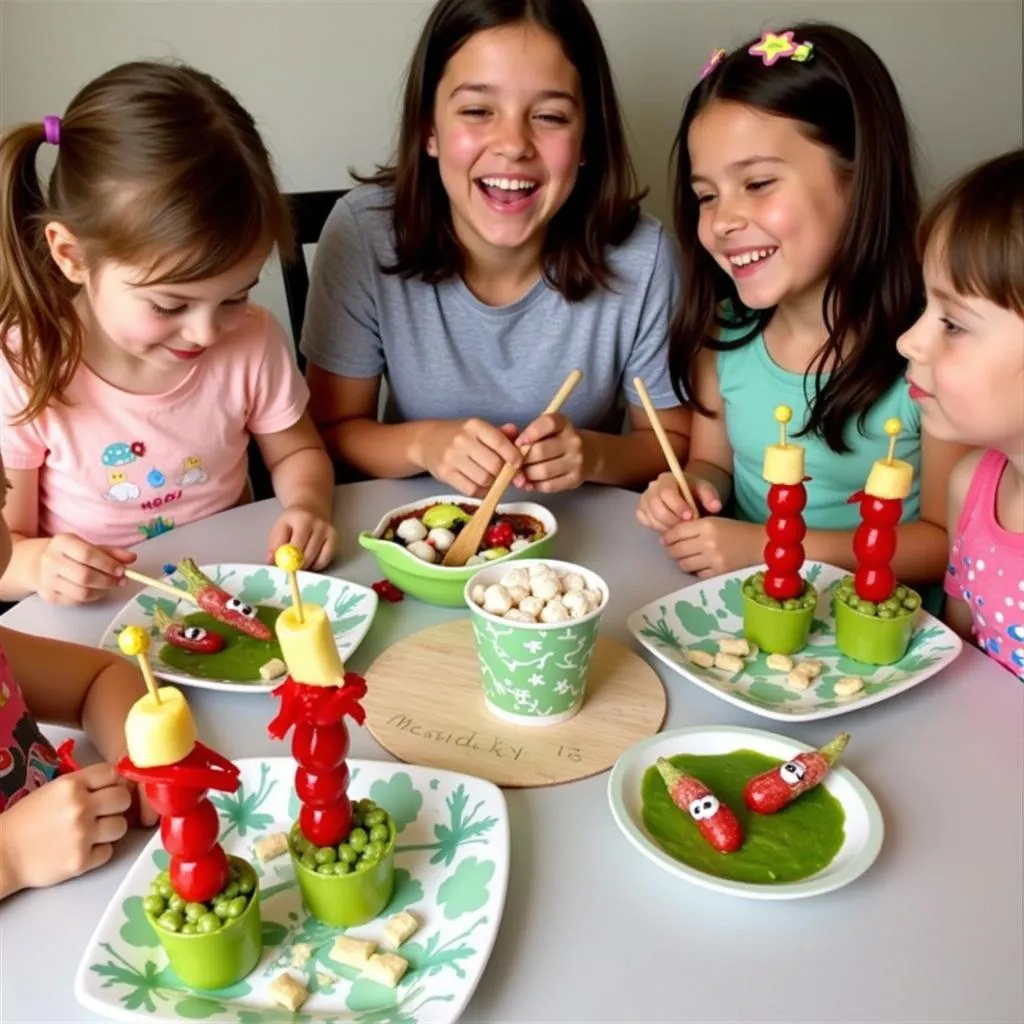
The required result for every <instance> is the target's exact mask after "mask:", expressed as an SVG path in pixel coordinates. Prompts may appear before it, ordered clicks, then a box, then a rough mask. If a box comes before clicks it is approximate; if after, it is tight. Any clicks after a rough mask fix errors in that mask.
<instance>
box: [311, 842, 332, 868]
mask: <svg viewBox="0 0 1024 1024" xmlns="http://www.w3.org/2000/svg"><path fill="white" fill-rule="evenodd" d="M337 859H338V851H337V850H335V849H334V847H333V846H321V847H320V849H318V850H317V851H316V853H314V854H313V860H315V861H316V862H317V864H333V863H334V862H335V861H336V860H337Z"/></svg>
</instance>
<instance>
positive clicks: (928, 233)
mask: <svg viewBox="0 0 1024 1024" xmlns="http://www.w3.org/2000/svg"><path fill="white" fill-rule="evenodd" d="M931 243H936V244H937V246H938V248H939V252H938V253H937V255H938V256H939V257H940V259H942V261H943V263H944V265H945V267H946V268H947V270H948V272H949V277H950V280H951V281H952V283H953V287H954V288H955V289H956V290H957V292H959V294H961V295H973V296H977V297H978V298H982V299H987V300H988V301H989V302H993V303H995V304H996V305H997V306H1001V307H1002V308H1003V309H1009V310H1012V311H1013V312H1014V313H1016V314H1017V315H1018V316H1022V317H1024V149H1015V150H1013V151H1012V152H1010V153H1004V154H1003V155H1002V156H997V157H996V158H995V159H993V160H989V161H987V162H986V163H983V164H980V165H979V166H977V167H975V168H974V169H973V170H971V171H969V172H968V173H967V174H965V175H964V176H963V177H962V178H960V179H958V180H957V181H955V182H954V183H953V184H952V185H950V186H949V188H947V189H946V190H945V191H944V192H943V193H942V194H941V195H940V196H939V197H938V198H937V199H936V200H935V201H934V202H933V203H932V205H931V207H930V208H929V210H928V212H927V213H926V214H925V216H924V218H923V219H922V221H921V227H920V229H919V231H918V247H919V250H920V252H921V257H922V259H923V258H924V253H925V249H926V248H927V247H928V245H929V244H931Z"/></svg>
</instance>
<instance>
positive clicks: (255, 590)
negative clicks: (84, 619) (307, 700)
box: [100, 562, 377, 693]
mask: <svg viewBox="0 0 1024 1024" xmlns="http://www.w3.org/2000/svg"><path fill="white" fill-rule="evenodd" d="M199 568H200V569H201V570H202V571H203V572H204V573H206V575H207V576H209V577H210V579H211V580H213V582H214V583H216V584H217V585H218V586H221V587H223V588H224V589H225V590H226V591H227V592H228V593H229V594H232V595H233V596H234V597H238V598H240V599H241V600H243V601H245V602H246V603H247V604H251V605H268V606H271V607H276V608H285V607H287V606H288V605H290V604H291V603H292V598H291V590H290V589H289V585H288V576H287V574H286V573H285V572H283V571H282V570H281V569H278V568H276V567H275V566H272V565H246V564H243V563H235V562H231V563H226V562H221V563H214V564H212V565H201V566H200V567H199ZM298 577H299V590H300V591H301V594H302V600H303V602H309V603H312V604H318V605H320V606H321V607H322V608H323V609H325V610H326V612H327V617H328V618H329V619H330V621H331V628H332V629H333V630H334V642H335V644H336V645H337V648H338V652H339V653H340V654H341V659H342V661H346V660H347V659H348V657H349V656H350V655H351V654H352V652H353V651H354V650H355V649H356V648H357V647H358V646H359V644H360V643H361V642H362V639H363V637H364V636H366V633H367V631H368V630H369V628H370V623H371V622H373V616H374V614H375V613H376V611H377V594H376V593H375V592H374V591H373V590H371V589H370V588H369V587H364V586H361V585H360V584H358V583H351V582H349V581H348V580H339V579H336V578H335V577H333V576H322V575H320V573H315V572H300V573H299V574H298ZM164 579H166V580H167V581H168V582H169V583H171V584H173V585H174V586H177V587H181V588H183V589H184V586H185V584H184V582H183V581H182V580H181V579H179V578H178V577H176V576H175V575H174V574H173V573H171V574H170V575H169V576H165V577H164ZM158 607H159V608H163V610H164V611H165V612H167V614H168V615H171V616H173V615H179V616H184V615H188V614H190V613H191V612H194V611H196V610H197V609H196V607H195V605H193V604H190V603H188V602H186V601H175V599H174V598H173V597H171V596H169V595H168V594H167V593H166V592H165V591H162V590H156V589H155V588H153V587H147V588H146V589H145V590H140V591H139V592H138V593H137V594H136V595H135V596H134V597H132V598H131V599H130V600H129V601H128V602H127V603H126V604H125V606H124V607H123V608H122V609H121V610H120V611H119V612H118V613H117V616H116V618H115V619H114V621H113V622H111V623H110V625H109V626H107V628H106V631H105V632H104V634H103V636H102V637H101V638H100V646H101V647H103V648H104V649H106V650H108V651H114V652H116V653H118V654H120V649H119V648H118V646H117V635H118V633H120V632H121V630H122V629H124V627H125V626H142V627H143V628H144V629H147V630H149V632H150V634H151V635H152V636H153V638H154V641H153V644H152V646H151V647H150V655H149V660H150V664H151V665H152V666H153V671H154V672H155V673H156V675H158V676H159V677H160V678H161V679H165V680H167V681H168V682H171V683H182V684H184V685H186V686H195V687H198V688H200V689H205V690H232V691H234V690H240V691H243V692H246V693H266V692H267V691H268V690H273V689H274V688H275V687H276V686H278V685H280V684H281V683H282V682H283V681H284V676H279V677H278V678H277V679H271V680H270V681H268V682H263V680H261V679H257V680H256V681H255V682H252V683H237V682H235V681H233V680H231V679H208V678H206V677H205V676H194V675H190V674H189V673H187V672H182V671H181V669H179V668H175V667H174V666H172V665H167V664H165V663H164V662H163V661H161V660H160V648H161V647H162V646H163V641H162V640H160V639H159V637H160V631H159V630H158V629H157V628H156V627H155V626H154V625H153V612H154V609H156V608H158ZM230 628H231V627H230V626H228V627H225V629H230Z"/></svg>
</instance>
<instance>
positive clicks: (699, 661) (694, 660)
mask: <svg viewBox="0 0 1024 1024" xmlns="http://www.w3.org/2000/svg"><path fill="white" fill-rule="evenodd" d="M686 658H687V660H688V661H689V662H690V664H691V665H697V666H699V667H700V668H711V666H712V665H714V663H715V656H714V655H713V654H711V653H710V652H709V651H700V650H692V651H687V652H686Z"/></svg>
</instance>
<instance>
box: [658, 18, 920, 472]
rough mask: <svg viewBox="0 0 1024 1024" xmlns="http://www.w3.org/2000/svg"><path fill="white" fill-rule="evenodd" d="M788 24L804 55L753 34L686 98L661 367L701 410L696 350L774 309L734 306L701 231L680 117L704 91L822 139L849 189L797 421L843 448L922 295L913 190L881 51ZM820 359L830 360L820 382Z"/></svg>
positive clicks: (689, 115) (832, 29)
mask: <svg viewBox="0 0 1024 1024" xmlns="http://www.w3.org/2000/svg"><path fill="white" fill-rule="evenodd" d="M792 28H793V38H794V39H795V40H796V41H797V42H802V41H805V40H806V41H808V42H811V43H813V45H814V51H813V57H812V59H811V60H810V61H808V62H806V63H800V62H796V61H792V60H787V59H782V60H779V61H777V62H776V63H775V64H774V65H772V66H771V67H766V66H765V65H764V64H763V62H762V61H761V60H760V58H758V57H755V56H752V55H750V54H749V53H748V52H747V51H748V48H749V47H750V46H751V45H753V44H754V43H756V42H757V39H751V40H748V41H747V42H745V43H744V44H743V45H742V46H740V47H738V48H736V49H735V50H733V51H732V52H731V53H729V54H727V55H726V56H725V57H724V58H722V60H721V61H720V62H719V63H718V64H717V65H715V67H714V68H713V70H712V71H711V72H710V74H708V75H707V76H706V77H705V78H704V79H703V80H702V81H701V82H700V83H699V84H698V85H697V86H696V88H694V90H693V91H692V92H691V93H690V96H689V98H688V100H687V103H686V108H685V110H684V112H683V120H682V123H681V125H680V127H679V132H678V134H677V136H676V140H675V149H674V153H675V168H674V170H675V183H674V196H673V200H674V220H675V230H676V234H677V237H678V239H679V244H680V246H681V249H682V265H683V285H682V292H681V294H682V296H683V299H682V301H681V302H680V304H679V307H678V309H677V311H676V314H675V317H674V321H673V325H672V340H671V346H670V354H669V366H670V369H671V372H672V378H673V381H674V383H675V387H676V391H677V393H678V394H679V397H680V399H681V400H683V401H685V402H687V404H689V405H690V406H691V407H692V408H694V409H696V410H698V411H700V412H701V413H703V414H704V415H710V411H709V410H707V409H705V408H704V407H703V406H702V405H701V403H700V401H699V400H698V399H697V398H696V370H697V358H696V357H697V354H698V353H699V352H700V351H701V350H702V349H705V348H707V349H713V350H715V351H727V350H731V349H735V348H740V347H741V346H743V345H746V344H749V343H750V342H751V341H752V340H753V339H754V338H756V337H757V336H758V335H759V334H760V333H761V332H762V331H763V330H764V328H765V327H766V326H767V324H768V322H769V321H770V320H771V318H772V316H773V314H774V312H775V309H774V308H772V309H763V310H755V309H748V308H747V307H746V306H744V305H743V303H742V302H741V301H740V298H739V295H738V293H737V291H736V288H735V285H734V284H733V282H732V280H731V278H730V277H729V276H728V275H727V274H726V273H725V272H724V271H723V270H722V269H721V268H720V267H719V266H718V265H717V263H715V261H714V259H713V258H712V256H711V255H710V254H709V253H708V252H707V251H706V250H705V249H704V247H703V246H702V245H701V244H700V242H699V241H698V237H697V223H698V220H699V217H700V210H699V205H698V202H697V199H696V196H695V195H694V192H693V189H692V187H691V184H690V175H691V164H690V154H689V151H688V148H687V140H688V138H689V134H690V126H691V125H692V124H693V122H694V120H695V119H696V118H697V117H698V116H699V115H700V114H701V112H702V111H704V110H706V109H707V108H708V107H709V106H710V105H711V104H712V103H714V102H715V101H729V102H733V103H741V104H743V105H745V106H748V107H752V108H754V109H756V110H760V111H764V112H765V113H768V114H774V115H776V116H778V117H786V118H791V119H792V120H794V121H796V122H798V123H799V125H800V128H801V130H802V131H803V132H804V133H805V134H806V135H807V137H808V138H809V139H811V140H812V141H814V142H816V143H818V144H819V145H822V146H826V147H827V148H828V149H829V150H831V152H832V154H833V155H834V158H835V165H836V168H837V171H838V173H839V174H840V175H841V176H842V177H843V179H844V180H845V181H846V184H847V185H848V190H849V203H850V206H849V209H850V212H849V216H848V218H847V222H846V224H845V226H844V228H843V230H842V233H841V235H840V237H839V238H838V239H837V240H836V248H835V257H834V260H833V262H832V266H831V269H830V270H829V274H828V280H827V282H826V285H825V295H824V299H823V301H822V316H823V317H824V322H825V326H826V328H827V330H828V340H827V341H826V343H825V345H824V346H823V348H822V350H821V352H820V353H819V355H818V356H817V357H816V358H815V360H814V363H813V365H812V367H811V370H812V373H813V377H814V396H813V400H810V399H809V404H810V407H811V415H810V418H809V419H808V421H807V423H806V425H805V426H804V428H803V430H802V431H801V433H803V434H816V435H817V436H820V437H822V438H823V439H824V440H825V442H826V444H828V446H829V447H830V448H831V449H832V450H833V451H835V452H838V453H843V452H846V451H848V450H849V446H848V445H847V444H846V442H845V439H844V432H845V428H846V425H847V423H848V422H849V421H850V420H851V419H853V418H854V417H857V423H858V428H859V429H863V424H864V419H865V417H866V416H867V413H868V411H869V410H870V408H871V407H872V406H873V405H874V403H875V402H876V401H877V400H878V399H879V398H880V397H881V395H882V394H883V393H884V392H885V391H886V390H887V389H888V388H889V387H890V386H891V385H892V383H893V382H894V381H895V380H896V379H897V378H898V377H899V376H900V375H901V374H902V373H903V372H904V369H905V366H906V363H905V361H904V359H903V357H902V356H900V355H899V353H898V352H897V351H896V339H897V338H898V337H899V336H900V334H902V333H903V332H904V331H905V330H906V329H907V328H908V327H910V325H911V324H912V323H913V322H914V320H915V319H916V317H917V316H918V315H919V313H920V311H921V308H922V306H923V285H922V279H921V272H920V266H919V262H918V259H917V255H916V252H915V239H914V234H915V228H916V225H917V220H918V217H919V214H920V198H919V195H918V189H917V184H916V181H915V178H914V171H913V166H914V160H913V152H912V148H913V147H912V143H911V137H910V129H909V127H908V125H907V119H906V115H905V114H904V111H903V105H902V103H901V102H900V97H899V93H898V91H897V89H896V85H895V83H894V82H893V80H892V76H891V75H890V74H889V72H888V71H887V70H886V67H885V65H884V64H883V63H882V61H881V60H880V59H879V57H878V55H877V54H876V53H875V52H874V50H872V49H871V47H870V46H868V45H867V44H866V43H865V42H864V41H863V40H862V39H859V38H858V37H857V36H855V35H853V34H852V33H851V32H847V31H846V30H845V29H842V28H838V27H837V26H835V25H828V24H823V23H818V22H804V23H801V24H797V25H794V26H793V27H792ZM726 327H728V328H734V329H735V328H737V327H739V328H741V329H742V328H747V329H746V330H745V331H744V332H743V334H742V335H741V336H740V337H738V338H737V339H735V340H731V341H723V340H720V335H719V332H720V330H721V329H722V328H726ZM826 367H831V368H832V369H831V372H830V373H829V374H828V379H827V380H825V379H824V373H825V368H826ZM808 376H809V377H810V374H809V375H808Z"/></svg>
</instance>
